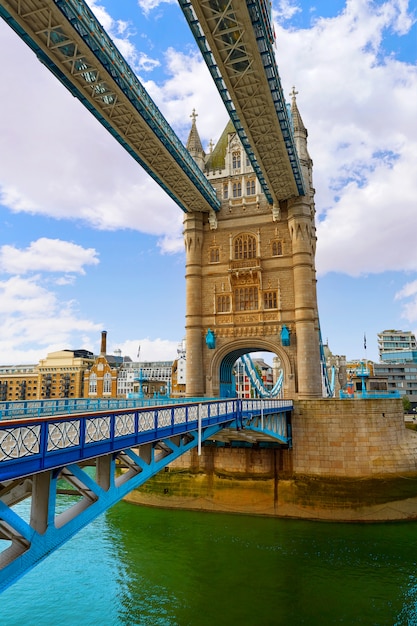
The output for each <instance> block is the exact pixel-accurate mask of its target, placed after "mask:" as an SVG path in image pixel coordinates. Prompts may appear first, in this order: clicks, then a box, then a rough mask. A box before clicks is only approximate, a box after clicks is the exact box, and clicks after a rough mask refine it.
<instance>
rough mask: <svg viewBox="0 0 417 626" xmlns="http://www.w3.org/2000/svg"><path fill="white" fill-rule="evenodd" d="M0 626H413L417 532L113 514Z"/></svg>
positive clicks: (46, 571)
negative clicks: (360, 625) (350, 625)
mask: <svg viewBox="0 0 417 626" xmlns="http://www.w3.org/2000/svg"><path fill="white" fill-rule="evenodd" d="M0 624H1V626H32V625H33V626H98V625H100V626H101V625H109V626H116V625H121V626H134V625H139V624H140V625H144V626H145V625H146V626H148V625H152V626H153V625H155V626H156V625H158V626H165V625H167V626H168V625H169V626H173V625H178V626H186V625H190V626H194V625H195V626H209V625H210V626H212V625H213V626H215V625H220V626H223V625H228V626H229V625H230V626H232V625H242V626H243V625H253V626H263V625H281V624H285V625H290V626H291V625H298V624H307V625H308V626H315V625H317V626H319V625H320V626H325V625H326V624H366V625H370V624H374V625H378V626H381V625H387V626H393V625H410V626H411V625H416V626H417V522H410V523H395V524H394V523H393V524H362V525H361V524H338V523H321V522H308V521H297V520H285V519H273V518H260V517H251V516H238V515H225V514H214V513H200V512H192V511H176V510H159V509H153V508H146V507H140V506H135V505H133V504H128V503H126V502H121V503H120V504H118V505H117V506H115V507H114V508H113V509H111V510H110V511H108V512H107V513H106V514H105V515H103V516H102V517H100V518H99V519H98V520H96V521H95V522H93V523H92V524H90V525H89V526H88V527H87V528H85V529H84V530H83V531H81V532H80V533H79V534H78V535H77V536H76V537H74V538H73V539H72V540H71V541H70V542H68V543H67V544H66V545H64V546H63V547H62V548H61V549H60V550H58V551H57V552H55V553H54V554H52V555H51V556H49V557H48V558H47V559H46V560H45V561H43V562H42V563H41V564H40V565H38V566H37V567H36V568H35V569H33V570H32V571H31V572H29V573H28V574H27V575H26V576H24V577H23V578H22V579H21V580H19V581H18V582H17V583H16V584H14V585H13V586H12V587H10V588H9V589H7V590H6V591H5V592H3V594H2V596H1V605H0Z"/></svg>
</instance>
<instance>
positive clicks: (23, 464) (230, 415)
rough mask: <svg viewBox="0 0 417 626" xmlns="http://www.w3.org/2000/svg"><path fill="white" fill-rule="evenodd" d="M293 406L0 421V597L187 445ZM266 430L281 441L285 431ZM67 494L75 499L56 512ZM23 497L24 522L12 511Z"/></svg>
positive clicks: (198, 406) (190, 406)
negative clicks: (27, 504)
mask: <svg viewBox="0 0 417 626" xmlns="http://www.w3.org/2000/svg"><path fill="white" fill-rule="evenodd" d="M291 409H292V403H291V402H290V401H285V400H272V399H270V400H266V401H262V402H260V401H258V400H253V401H252V400H245V401H238V400H237V399H229V400H218V401H207V402H200V403H186V404H183V405H177V404H175V405H171V406H161V407H153V408H150V407H144V408H139V409H124V410H122V409H119V410H114V411H108V412H106V413H100V412H97V413H87V414H84V415H80V414H76V415H70V416H54V417H44V418H32V419H19V420H9V421H1V422H0V542H1V540H3V541H5V542H6V548H5V549H4V550H3V551H2V552H0V591H1V590H3V589H5V588H6V587H7V586H9V585H10V584H12V583H13V582H14V581H15V580H17V579H18V578H19V577H20V576H22V575H23V574H24V573H25V572H27V571H28V570H29V569H31V568H32V567H34V566H35V565H36V564H37V563H38V562H40V561H41V560H42V559H44V558H45V557H46V556H47V555H48V554H50V553H51V552H52V551H54V550H56V549H57V548H59V547H60V546H61V545H62V544H63V543H65V542H66V541H68V539H70V538H71V537H73V536H74V535H75V534H76V533H77V532H78V531H79V530H81V528H83V527H84V526H86V525H87V524H89V523H90V522H91V521H92V520H93V519H95V518H96V517H97V516H98V515H100V514H101V513H103V512H104V511H105V510H106V509H108V508H109V507H111V506H113V504H115V503H116V502H118V501H119V500H121V499H122V498H123V497H124V496H125V495H127V494H128V493H129V492H130V491H132V490H133V489H136V488H137V487H140V486H141V485H143V483H145V482H146V481H147V480H149V478H151V477H152V476H154V475H155V474H156V473H157V472H159V471H160V470H161V469H163V468H164V467H165V466H166V465H168V464H169V463H171V462H172V461H174V460H175V459H177V458H178V457H179V456H181V455H182V454H184V453H185V452H188V451H189V450H191V449H193V448H196V447H197V448H198V449H199V452H200V447H201V445H202V443H203V442H204V441H206V440H207V439H213V438H215V436H216V434H217V433H218V432H219V431H221V430H222V429H223V428H227V429H228V428H230V429H233V430H235V431H236V432H238V431H241V430H242V429H246V430H250V429H253V430H254V431H255V430H259V424H258V423H257V422H256V420H255V415H256V414H257V413H259V415H262V416H264V415H265V416H267V415H269V414H271V413H273V414H276V416H278V415H279V413H285V412H288V411H291ZM273 419H275V420H276V419H277V418H273ZM272 421H273V420H272ZM266 423H268V424H269V423H270V422H269V421H268V422H265V424H266ZM271 424H272V422H271ZM268 428H269V429H270V432H271V433H274V432H275V434H273V436H274V437H275V439H276V440H277V441H279V442H281V443H283V442H284V440H283V431H282V430H279V428H278V427H275V429H274V428H272V427H268ZM63 489H64V491H65V492H68V491H69V492H70V493H71V494H72V495H74V496H76V497H77V500H76V502H75V503H74V504H73V505H72V506H71V507H70V508H67V509H66V510H64V511H61V510H60V495H61V494H62V491H63ZM28 498H30V515H29V519H27V520H26V519H23V517H22V516H21V515H19V514H18V512H17V511H16V508H13V507H15V505H16V504H18V503H19V502H21V501H23V500H26V499H28ZM3 545H4V544H3Z"/></svg>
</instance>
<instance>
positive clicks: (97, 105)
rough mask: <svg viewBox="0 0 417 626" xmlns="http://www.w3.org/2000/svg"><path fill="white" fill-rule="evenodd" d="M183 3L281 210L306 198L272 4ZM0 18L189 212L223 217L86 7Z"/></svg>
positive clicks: (21, 0) (32, 9) (4, 8)
mask: <svg viewBox="0 0 417 626" xmlns="http://www.w3.org/2000/svg"><path fill="white" fill-rule="evenodd" d="M179 3H180V6H181V8H182V10H183V12H184V15H185V16H186V18H187V20H188V23H189V25H190V28H191V30H192V32H193V34H194V36H195V38H196V41H197V43H198V45H199V47H200V50H201V51H202V53H203V57H204V59H205V61H206V63H207V65H208V67H209V70H210V72H211V74H212V77H213V79H214V81H215V84H216V86H217V88H218V90H219V92H220V94H221V96H222V98H223V101H224V103H225V105H226V108H227V110H228V112H229V114H230V116H231V119H232V121H233V123H234V125H235V128H236V130H237V132H238V134H239V136H240V139H241V140H242V143H243V145H244V147H245V149H246V152H247V155H248V158H249V159H250V161H251V163H252V166H253V168H254V170H255V172H256V174H257V176H258V179H259V181H260V184H261V186H262V188H263V191H264V193H265V195H266V197H267V199H268V201H269V202H270V204H275V205H276V206H278V202H279V200H285V199H288V198H292V197H295V196H298V195H303V194H304V183H303V178H302V174H301V168H300V164H299V160H298V156H297V152H296V149H295V144H294V138H293V132H292V127H291V122H290V116H289V114H288V111H287V106H286V103H285V98H284V96H283V93H282V87H281V82H280V78H279V74H278V68H277V65H276V61H275V55H274V51H273V34H272V28H271V23H270V16H269V9H268V8H267V4H268V3H267V1H266V0H246V2H243V0H228V1H227V2H226V1H225V0H198V2H197V1H193V2H188V1H186V0H180V2H179ZM0 16H1V17H3V19H4V20H5V21H6V22H7V23H8V24H9V25H10V26H11V27H12V28H13V29H14V30H15V31H16V33H17V34H18V35H19V36H20V37H21V38H22V39H23V41H25V43H26V44H27V45H28V46H29V47H30V48H32V50H33V51H34V52H35V53H36V55H37V56H38V58H39V59H40V61H41V62H42V63H44V64H45V65H46V67H48V68H49V69H50V70H51V72H52V73H53V74H54V75H55V76H56V77H57V78H58V79H59V80H60V81H61V83H62V84H63V85H64V86H65V87H66V88H67V89H69V91H70V92H71V93H72V94H73V95H74V96H75V97H77V98H78V99H79V100H80V101H81V102H82V103H83V104H84V106H86V107H87V109H88V110H89V111H90V112H91V113H92V114H93V115H94V116H95V117H96V118H97V119H98V120H99V121H100V122H101V124H103V126H104V127H105V128H106V129H107V130H108V131H109V132H110V133H111V134H112V135H113V136H114V137H115V138H116V139H117V141H119V143H120V144H121V145H122V146H123V147H124V148H125V149H126V150H127V151H128V152H129V154H130V155H131V156H132V157H133V158H134V159H135V160H136V161H138V162H139V163H140V164H141V165H142V167H143V168H144V169H145V170H146V172H147V173H148V174H149V175H150V176H151V177H152V178H154V180H156V181H157V182H158V184H159V185H160V186H161V187H162V188H163V189H164V190H165V191H166V193H168V195H169V196H170V197H171V198H172V199H173V200H174V201H175V202H176V203H177V204H178V205H179V206H180V207H181V209H182V210H183V211H185V212H189V211H203V212H210V211H213V210H214V211H218V210H219V209H220V200H219V198H217V196H216V192H215V190H214V188H213V187H212V185H211V184H210V183H209V182H208V180H207V179H206V177H205V175H204V173H203V172H202V171H201V170H200V168H199V167H198V166H197V164H196V163H195V161H194V160H193V159H192V157H191V156H190V155H189V153H188V151H187V150H186V149H185V147H184V146H183V144H182V143H181V141H180V139H179V138H178V137H177V135H176V134H175V132H174V131H173V129H172V128H171V127H170V125H169V124H168V122H167V121H166V120H165V118H164V117H163V116H162V114H161V112H160V111H159V110H158V108H157V106H156V104H155V103H154V102H153V101H152V99H151V97H150V96H149V94H148V93H147V92H146V90H145V89H144V87H143V86H142V84H141V83H140V81H139V80H138V78H137V77H136V75H135V74H134V72H133V71H132V69H131V68H130V67H129V65H128V63H127V62H126V61H125V59H124V58H123V56H122V55H121V53H120V52H119V50H118V49H117V48H116V47H115V46H114V44H113V42H112V41H111V39H110V37H109V36H108V35H107V33H106V31H105V30H104V29H103V28H102V26H101V25H100V24H99V22H98V21H97V20H96V18H95V17H94V14H93V13H92V12H91V11H90V9H89V8H88V6H87V5H86V3H85V2H84V1H83V0H0ZM22 79H23V80H24V77H22Z"/></svg>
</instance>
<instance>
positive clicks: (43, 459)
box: [0, 398, 292, 480]
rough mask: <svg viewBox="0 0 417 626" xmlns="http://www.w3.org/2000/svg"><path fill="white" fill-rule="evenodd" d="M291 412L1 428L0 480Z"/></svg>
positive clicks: (181, 411)
mask: <svg viewBox="0 0 417 626" xmlns="http://www.w3.org/2000/svg"><path fill="white" fill-rule="evenodd" d="M291 409H292V402H291V401H288V400H274V399H268V400H238V399H237V398H235V399H227V400H222V399H220V400H216V401H210V400H209V401H207V402H193V403H190V402H189V403H185V404H171V405H168V406H153V407H143V408H137V407H136V408H134V409H132V410H131V409H118V410H112V411H107V412H103V411H98V412H93V413H84V414H73V415H70V416H54V417H37V418H31V419H19V420H4V421H2V422H0V470H1V475H2V478H3V479H4V480H7V479H11V478H17V477H21V476H26V475H29V474H34V473H37V472H42V471H45V470H48V469H53V468H58V467H62V466H63V465H67V464H70V463H76V462H79V461H82V460H87V459H91V458H95V457H97V456H101V455H104V454H109V453H112V452H117V451H120V450H124V449H126V448H131V447H135V446H139V445H142V444H145V443H151V442H155V441H158V440H162V439H165V438H167V437H172V436H175V435H177V436H181V435H184V434H186V433H187V432H191V431H196V430H198V429H199V428H200V427H203V428H206V427H207V426H212V425H217V424H222V423H223V424H224V423H227V422H233V421H234V420H235V419H239V418H241V417H242V415H247V414H248V413H249V412H252V413H253V412H255V411H263V412H265V413H277V412H282V411H286V410H291Z"/></svg>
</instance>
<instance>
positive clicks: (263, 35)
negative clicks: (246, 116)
mask: <svg viewBox="0 0 417 626" xmlns="http://www.w3.org/2000/svg"><path fill="white" fill-rule="evenodd" d="M241 1H243V0H241ZM179 4H180V7H181V9H182V11H183V13H184V15H185V18H186V20H187V22H188V24H189V27H190V29H191V32H192V33H193V35H194V38H195V40H196V43H197V45H198V47H199V48H200V51H201V53H202V55H203V58H204V60H205V62H206V64H207V67H208V69H209V71H210V74H211V76H212V78H213V80H214V83H215V85H216V87H217V90H218V92H219V94H220V96H221V98H222V100H223V102H224V104H225V107H226V109H227V111H228V113H229V116H230V119H231V120H232V122H233V125H234V127H235V129H236V132H237V134H238V135H239V138H240V141H241V142H242V145H243V147H244V149H245V151H246V154H247V156H248V159H249V161H250V163H251V165H252V167H253V169H254V171H255V173H256V175H257V177H258V180H259V182H260V185H261V187H262V190H263V192H264V194H265V196H266V198H267V200H268V202H269V203H270V204H273V198H272V194H271V191H270V189H269V188H268V185H267V182H266V180H265V177H264V175H263V173H262V165H261V164H259V163H258V161H257V159H256V156H255V153H254V151H253V149H252V147H251V145H250V143H249V140H248V137H247V135H246V132H245V130H244V128H243V126H242V123H241V121H240V119H239V116H238V114H237V112H236V108H235V105H234V103H233V101H232V99H231V96H230V94H229V91H228V89H227V87H226V84H225V82H224V80H223V78H222V76H221V74H220V71H219V69H218V66H217V64H216V61H215V59H214V56H213V53H212V51H211V50H210V47H209V45H208V43H207V40H206V37H205V35H204V32H203V30H202V28H201V25H200V23H199V21H198V19H197V17H196V14H195V12H194V10H193V6H192V2H191V1H190V0H179ZM246 4H247V7H248V10H249V14H250V18H251V21H252V26H253V28H254V31H255V33H256V39H257V42H258V49H259V53H260V55H261V58H262V63H263V66H264V69H265V74H266V77H267V80H268V84H269V88H270V91H271V96H272V99H273V102H274V106H275V110H276V113H277V118H278V121H279V125H280V128H281V133H282V137H283V140H284V143H285V147H286V150H287V154H288V158H289V161H290V164H291V169H292V172H293V176H294V179H295V182H296V185H297V189H298V193H299V194H300V195H304V194H305V189H304V181H303V176H302V173H301V166H300V162H299V159H298V154H297V150H296V148H295V141H294V136H293V126H292V122H291V119H290V118H291V116H290V115H289V112H288V109H287V105H286V102H285V97H284V94H283V90H282V86H281V79H280V77H279V73H278V67H277V64H276V61H275V54H274V50H273V39H274V37H273V33H272V27H271V21H270V17H269V13H268V11H266V10H265V0H246Z"/></svg>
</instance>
